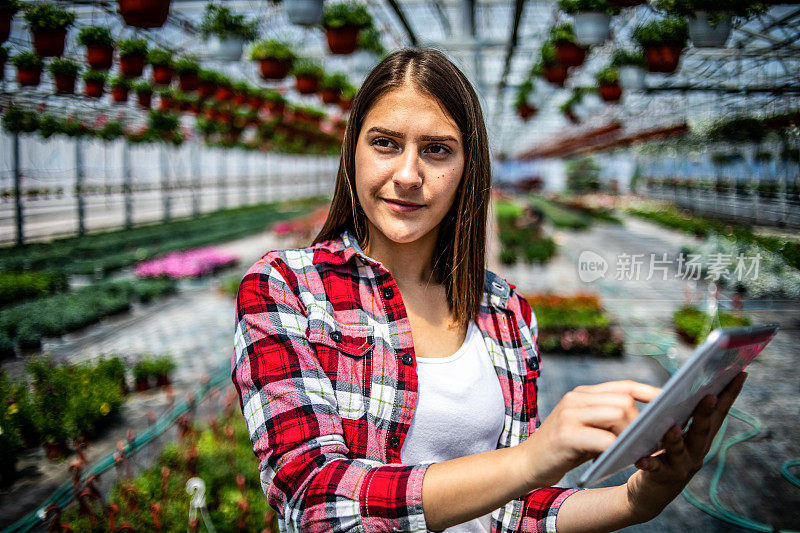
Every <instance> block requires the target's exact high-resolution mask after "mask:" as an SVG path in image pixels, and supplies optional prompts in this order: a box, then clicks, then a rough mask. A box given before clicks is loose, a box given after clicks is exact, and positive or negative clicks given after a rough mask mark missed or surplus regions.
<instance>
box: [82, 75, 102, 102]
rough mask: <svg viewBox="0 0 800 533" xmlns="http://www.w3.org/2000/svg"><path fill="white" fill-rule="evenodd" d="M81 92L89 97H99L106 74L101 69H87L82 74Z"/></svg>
mask: <svg viewBox="0 0 800 533" xmlns="http://www.w3.org/2000/svg"><path fill="white" fill-rule="evenodd" d="M83 84H84V89H83V92H84V94H85V95H86V96H88V97H89V98H101V97H102V96H103V90H104V89H105V85H106V74H105V72H103V71H102V70H87V71H86V72H84V74H83Z"/></svg>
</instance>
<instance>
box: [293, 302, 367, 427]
mask: <svg viewBox="0 0 800 533" xmlns="http://www.w3.org/2000/svg"><path fill="white" fill-rule="evenodd" d="M307 336H308V341H309V342H310V343H311V344H312V346H313V347H314V349H315V350H316V353H317V359H318V360H319V362H320V365H322V368H323V370H324V371H325V374H327V375H328V377H329V378H330V380H331V383H332V385H333V388H334V393H335V394H336V401H337V403H338V410H339V415H340V416H341V417H342V418H347V419H350V420H358V419H360V418H362V417H363V416H364V415H365V414H366V412H367V407H368V406H367V402H368V401H369V395H370V385H371V382H372V379H371V378H372V376H371V374H372V349H373V347H374V345H375V340H374V337H373V329H372V326H370V325H360V324H359V325H356V324H345V323H342V322H339V321H338V320H336V319H335V318H334V317H333V315H331V314H330V313H328V312H327V311H325V310H324V309H321V308H316V307H315V308H312V309H311V310H310V313H309V321H308V332H307Z"/></svg>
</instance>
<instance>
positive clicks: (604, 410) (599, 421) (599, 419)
mask: <svg viewBox="0 0 800 533" xmlns="http://www.w3.org/2000/svg"><path fill="white" fill-rule="evenodd" d="M576 411H577V412H576V415H577V417H578V420H579V421H580V422H581V423H583V424H584V425H587V426H592V427H595V428H600V429H607V430H609V431H611V432H612V433H614V435H619V434H620V433H622V431H623V430H624V429H625V428H626V427H628V425H629V424H630V423H631V421H632V420H633V419H634V418H636V414H633V415H632V414H631V413H630V411H628V410H627V409H624V408H621V407H617V406H613V405H594V406H589V407H584V408H582V409H578V410H576Z"/></svg>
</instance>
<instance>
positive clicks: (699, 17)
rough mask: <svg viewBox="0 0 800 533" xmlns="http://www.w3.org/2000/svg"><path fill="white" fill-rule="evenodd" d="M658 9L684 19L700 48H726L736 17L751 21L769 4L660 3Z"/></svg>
mask: <svg viewBox="0 0 800 533" xmlns="http://www.w3.org/2000/svg"><path fill="white" fill-rule="evenodd" d="M656 7H657V8H658V9H659V10H661V11H663V12H665V13H667V14H669V15H673V16H676V17H681V18H685V19H686V20H687V22H688V28H689V38H690V39H691V41H692V44H694V45H695V46H697V47H700V48H707V47H721V46H725V42H726V41H727V40H728V36H729V35H730V33H731V29H732V28H733V17H734V16H737V17H743V18H750V17H752V16H754V15H757V14H760V13H763V12H765V11H766V10H767V6H766V4H763V3H757V2H751V1H748V0H658V2H657V3H656Z"/></svg>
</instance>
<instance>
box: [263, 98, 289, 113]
mask: <svg viewBox="0 0 800 533" xmlns="http://www.w3.org/2000/svg"><path fill="white" fill-rule="evenodd" d="M285 110H286V104H284V103H283V102H270V101H267V111H269V112H270V114H272V115H283V112H284V111H285Z"/></svg>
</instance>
